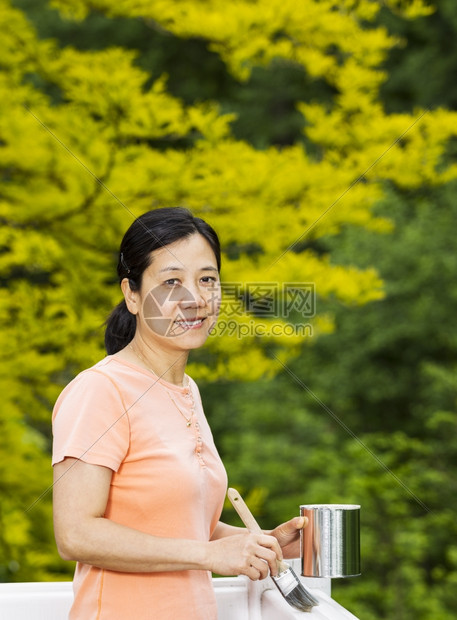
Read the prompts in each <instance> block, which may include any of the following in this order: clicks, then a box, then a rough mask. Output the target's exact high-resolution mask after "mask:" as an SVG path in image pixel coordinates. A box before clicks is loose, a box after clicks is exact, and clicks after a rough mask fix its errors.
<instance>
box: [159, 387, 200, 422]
mask: <svg viewBox="0 0 457 620" xmlns="http://www.w3.org/2000/svg"><path fill="white" fill-rule="evenodd" d="M188 389H189V396H190V400H191V405H190V416H189V417H187V416H186V415H184V412H183V411H182V409H181V407H179V406H178V403H177V402H176V401H175V399H174V398H173V396H172V395H171V394H170V392H169V391H168V390H166V392H167V394H168V396H169V398H170V400H171V402H172V403H173V405H174V406H175V407H176V409H177V410H178V411H179V413H180V414H181V415H182V417H183V418H184V419H185V421H186V426H187V427H189V426H192V418H193V417H194V414H195V401H194V395H193V394H192V390H191V388H190V386H189V388H188Z"/></svg>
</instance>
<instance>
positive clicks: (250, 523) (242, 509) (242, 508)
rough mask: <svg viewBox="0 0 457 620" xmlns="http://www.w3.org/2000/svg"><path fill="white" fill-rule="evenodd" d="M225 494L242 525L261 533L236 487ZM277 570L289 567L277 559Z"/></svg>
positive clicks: (251, 530) (280, 570)
mask: <svg viewBox="0 0 457 620" xmlns="http://www.w3.org/2000/svg"><path fill="white" fill-rule="evenodd" d="M227 496H228V498H229V500H230V501H231V502H232V506H233V507H234V508H235V510H236V511H237V513H238V515H239V517H240V519H241V520H242V521H243V523H244V525H245V526H246V527H247V528H248V530H249V531H250V532H254V533H255V534H263V533H264V532H263V530H262V528H261V527H260V525H259V524H258V523H257V521H256V520H255V519H254V516H253V514H252V512H251V511H250V510H249V508H248V507H247V506H246V504H245V502H244V499H243V498H242V497H241V495H240V494H239V493H238V491H237V490H236V489H229V490H228V491H227ZM277 563H278V570H279V572H282V571H284V570H287V569H288V568H289V565H288V564H286V562H281V561H280V560H277Z"/></svg>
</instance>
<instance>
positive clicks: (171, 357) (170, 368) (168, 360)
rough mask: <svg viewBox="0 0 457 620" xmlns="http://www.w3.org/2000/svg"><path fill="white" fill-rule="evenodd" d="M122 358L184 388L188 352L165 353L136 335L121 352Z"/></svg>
mask: <svg viewBox="0 0 457 620" xmlns="http://www.w3.org/2000/svg"><path fill="white" fill-rule="evenodd" d="M119 354H121V355H120V357H122V358H123V359H125V360H130V361H131V362H133V363H135V364H136V365H139V366H143V367H144V368H146V369H147V370H149V371H150V372H152V373H153V374H155V375H157V376H158V377H160V378H161V379H164V380H165V381H168V382H169V383H174V384H175V385H178V386H182V385H183V384H184V376H185V370H186V364H187V358H188V357H189V353H188V352H187V351H164V350H159V351H158V350H155V349H152V348H151V347H150V346H148V344H147V343H146V342H145V341H144V340H143V339H142V338H141V336H138V335H135V336H134V338H133V340H132V341H131V342H130V343H129V344H128V345H127V346H126V347H125V349H123V350H122V351H120V352H119Z"/></svg>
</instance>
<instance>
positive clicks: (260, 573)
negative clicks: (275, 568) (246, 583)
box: [251, 557, 269, 579]
mask: <svg viewBox="0 0 457 620" xmlns="http://www.w3.org/2000/svg"><path fill="white" fill-rule="evenodd" d="M251 568H252V569H253V571H257V577H256V579H265V578H266V577H268V568H269V566H268V563H267V562H266V561H265V560H263V559H262V558H257V557H256V558H253V559H252V564H251Z"/></svg>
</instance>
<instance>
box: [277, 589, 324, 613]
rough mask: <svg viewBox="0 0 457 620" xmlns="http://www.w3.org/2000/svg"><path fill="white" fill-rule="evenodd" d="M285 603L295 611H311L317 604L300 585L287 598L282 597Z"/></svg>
mask: <svg viewBox="0 0 457 620" xmlns="http://www.w3.org/2000/svg"><path fill="white" fill-rule="evenodd" d="M284 598H285V599H286V601H287V602H288V603H289V605H291V606H292V607H295V609H298V610H299V611H311V610H312V608H313V607H314V606H315V605H318V604H319V603H318V602H317V601H316V599H315V598H313V597H312V596H311V595H310V594H308V592H307V591H306V590H305V588H304V587H303V586H302V584H301V583H300V584H298V585H297V586H296V587H295V588H294V589H293V590H292V592H290V593H289V594H288V595H287V596H285V597H284Z"/></svg>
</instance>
